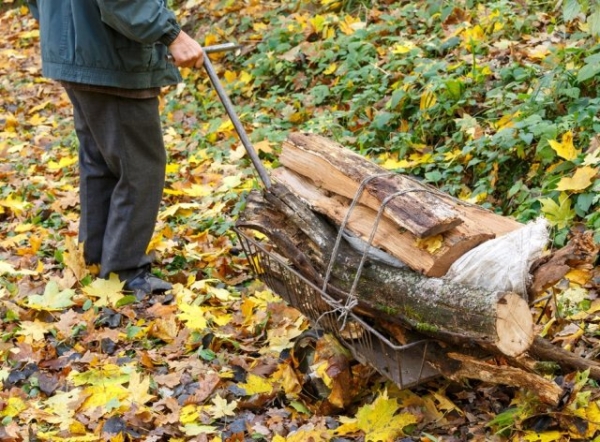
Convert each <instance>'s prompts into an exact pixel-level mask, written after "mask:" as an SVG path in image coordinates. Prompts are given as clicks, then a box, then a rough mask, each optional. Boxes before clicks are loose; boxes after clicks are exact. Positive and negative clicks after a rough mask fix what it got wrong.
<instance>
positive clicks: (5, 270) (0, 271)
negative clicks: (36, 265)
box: [0, 260, 37, 275]
mask: <svg viewBox="0 0 600 442" xmlns="http://www.w3.org/2000/svg"><path fill="white" fill-rule="evenodd" d="M0 275H37V272H34V271H33V270H26V269H15V267H14V266H13V265H12V264H10V263H8V262H6V261H2V260H0Z"/></svg>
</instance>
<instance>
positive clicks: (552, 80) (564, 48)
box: [0, 0, 600, 442]
mask: <svg viewBox="0 0 600 442" xmlns="http://www.w3.org/2000/svg"><path fill="white" fill-rule="evenodd" d="M282 3H285V4H282ZM282 3H280V2H259V1H246V2H233V1H218V0H210V1H204V2H200V1H195V0H188V1H187V2H178V3H176V5H175V7H176V8H177V12H178V14H179V16H180V17H181V19H182V21H183V22H184V23H185V25H186V27H187V28H188V29H189V30H190V32H195V33H197V36H198V38H199V40H200V41H201V42H202V43H203V44H205V45H210V44H213V43H222V42H226V41H235V42H239V43H241V44H242V45H243V49H242V50H241V51H240V52H239V53H237V54H236V55H232V54H228V55H225V56H215V57H214V58H213V59H214V63H215V66H216V67H217V69H218V71H219V74H220V76H221V78H222V79H223V83H224V84H225V86H226V88H227V90H228V91H229V93H230V94H231V96H232V99H233V101H234V102H235V103H236V105H237V109H238V113H239V114H240V116H241V118H242V120H243V121H244V123H245V126H246V128H247V130H248V131H249V132H250V133H251V135H252V139H253V141H254V143H255V146H256V147H257V149H259V150H260V152H261V157H262V159H263V161H264V163H265V165H267V166H268V167H271V166H276V165H277V152H278V148H279V144H280V142H281V140H282V139H283V138H285V135H286V133H287V132H288V131H289V130H292V129H295V128H301V129H304V130H313V131H315V132H319V133H322V134H324V135H328V136H331V137H333V138H335V139H337V140H338V141H340V142H343V143H344V144H346V145H348V147H350V148H353V149H355V150H357V151H359V152H361V153H363V154H364V155H366V156H368V157H369V158H371V159H372V160H374V161H378V162H380V163H381V164H383V165H384V166H385V167H388V168H390V169H397V170H399V171H405V172H408V173H413V174H415V175H420V176H421V177H423V178H424V179H425V180H427V181H430V182H432V183H435V184H437V185H439V186H440V187H441V188H442V189H444V190H445V191H448V192H450V193H452V194H454V195H457V196H460V197H461V198H464V199H468V200H471V201H474V202H478V203H480V204H482V205H486V206H488V207H493V208H496V209H497V210H500V211H502V212H503V213H504V214H506V215H512V216H515V217H517V218H518V219H519V220H521V221H527V220H529V219H533V218H535V217H536V216H538V215H539V214H544V215H545V216H546V217H547V218H548V219H549V220H551V221H552V222H553V225H554V226H555V230H554V240H555V244H556V245H562V244H564V243H565V242H566V239H567V238H568V234H569V231H570V230H571V229H572V228H573V227H574V226H575V224H576V223H578V224H580V225H582V226H583V227H584V228H587V229H589V230H592V231H595V232H596V235H597V232H598V224H599V220H600V214H599V212H598V188H599V180H598V175H597V167H598V162H599V159H598V152H599V149H598V139H597V136H596V133H597V132H600V124H599V123H598V118H597V113H598V110H599V109H598V107H599V106H600V99H598V98H597V88H598V83H597V80H596V79H595V77H596V76H597V74H598V73H599V72H600V68H598V61H597V56H596V55H595V52H596V51H597V46H596V45H597V41H596V37H595V36H596V35H598V29H596V28H597V27H598V23H600V21H599V20H598V17H597V13H594V12H593V11H588V10H587V9H586V5H585V4H583V3H582V4H580V3H579V2H577V1H575V0H568V1H566V2H562V5H561V6H560V7H558V8H554V6H555V5H548V4H544V5H541V7H540V5H537V4H536V5H535V7H533V6H531V9H529V7H528V6H527V2H508V1H499V2H494V3H492V2H488V3H476V2H473V3H470V2H465V3H463V2H433V1H432V2H426V1H424V2H412V3H414V4H403V3H401V2H390V1H384V2H377V3H376V2H373V4H371V2H367V1H362V2H359V1H328V0H323V1H322V2H320V3H319V2H309V1H298V2H282ZM1 10H2V15H1V16H0V27H1V29H2V30H3V35H2V36H1V37H0V53H1V56H0V106H1V108H2V111H1V113H0V176H1V178H2V188H1V189H0V222H1V224H0V320H1V321H2V322H1V327H0V333H1V337H2V339H1V341H0V360H1V364H2V365H1V366H0V380H1V381H2V383H3V389H2V392H1V393H0V420H1V425H0V440H7V441H8V440H15V441H24V440H29V441H34V440H51V441H60V440H69V441H95V440H114V441H121V440H146V441H162V440H165V441H179V440H190V441H191V440H197V441H211V442H217V441H246V440H248V441H250V440H267V441H309V440H313V441H329V440H331V441H338V442H342V441H363V440H366V441H378V440H381V441H393V440H406V441H409V440H419V441H465V440H476V441H484V440H485V441H494V440H497V441H503V440H512V441H562V440H565V441H566V440H586V441H587V440H600V436H599V435H600V408H599V404H600V402H599V400H600V397H599V396H598V390H597V384H596V382H595V381H593V380H590V379H588V376H587V374H586V373H560V372H559V373H555V374H554V375H560V376H562V377H563V378H564V382H566V383H570V385H571V388H570V390H569V391H570V394H569V395H568V396H567V397H565V398H564V401H563V402H562V403H561V405H560V407H559V408H555V409H552V408H549V407H546V406H543V405H541V404H540V403H539V401H538V399H537V398H536V397H535V396H533V395H532V394H530V393H529V392H527V391H522V390H515V389H511V388H506V387H501V386H500V387H499V386H493V385H488V384H482V383H477V382H470V383H465V384H464V385H458V384H456V383H451V382H448V381H445V380H443V379H438V380H435V381H431V382H428V383H425V384H422V385H420V386H419V387H417V388H414V389H412V390H399V389H398V388H397V387H396V386H394V385H393V384H391V383H390V382H388V381H386V379H385V378H382V377H381V376H379V375H378V374H377V373H376V372H374V371H373V370H372V369H371V368H370V367H367V366H363V365H360V364H358V363H356V362H355V361H352V360H350V359H349V358H347V357H346V355H345V354H344V352H343V350H341V349H340V348H339V347H337V346H336V344H335V343H332V342H330V341H329V340H328V339H327V338H322V339H320V340H319V341H318V345H317V346H316V350H315V352H314V354H313V353H312V352H308V356H309V360H310V364H309V365H310V367H309V369H307V367H306V365H307V364H306V362H305V361H304V360H303V359H302V357H301V355H302V352H301V351H297V352H295V353H294V352H292V351H291V349H292V346H293V342H294V341H295V340H297V339H298V338H299V336H300V335H301V334H302V333H303V332H306V331H309V330H310V326H309V324H308V323H307V321H306V319H305V318H304V317H303V316H302V315H301V314H300V313H299V312H298V311H296V310H295V309H293V308H292V307H290V306H287V305H286V304H285V303H283V302H282V301H281V299H280V298H278V297H277V296H276V295H275V294H273V293H271V292H270V291H269V290H268V289H266V287H265V286H264V285H263V284H262V283H261V282H260V281H258V280H255V279H254V277H253V275H252V274H251V272H250V268H249V266H248V263H247V261H246V259H245V257H244V256H243V254H242V253H241V251H240V249H239V245H238V243H237V239H236V237H235V235H234V233H233V231H232V230H231V227H232V225H233V222H234V220H235V218H236V216H237V215H238V214H239V212H240V210H242V208H243V197H244V195H245V194H246V193H247V192H248V191H249V190H250V189H251V188H254V187H258V186H259V183H257V182H256V180H255V177H254V174H253V169H252V168H251V166H250V165H249V162H248V161H247V159H246V158H245V155H244V150H243V148H242V147H241V146H240V145H239V142H238V139H237V137H236V135H235V133H234V132H233V128H232V126H231V124H230V122H229V121H228V119H227V117H226V115H225V113H224V111H223V108H222V106H221V104H220V103H219V101H218V100H217V98H216V96H215V94H214V92H213V91H212V89H211V88H210V85H209V83H208V81H207V79H206V77H205V75H204V74H203V72H196V71H191V70H187V69H186V70H184V71H183V74H184V77H185V83H184V84H182V85H180V87H177V88H172V89H168V90H166V91H165V94H164V96H163V101H162V110H163V117H164V130H165V139H166V142H167V145H168V151H169V166H168V171H167V186H166V189H165V198H164V205H163V208H162V210H161V213H160V218H159V221H158V224H157V228H156V235H155V238H154V240H153V243H152V250H153V253H154V254H155V256H156V260H157V263H158V265H157V266H156V271H157V272H159V273H160V274H161V275H162V276H163V277H165V278H166V279H168V280H169V281H171V282H173V283H174V284H175V289H174V290H173V292H172V293H170V294H168V295H164V296H158V297H154V298H152V299H147V300H144V301H142V302H138V301H137V300H135V299H134V298H132V297H131V296H128V295H127V294H126V293H123V292H122V291H121V285H120V283H119V282H117V281H114V280H108V281H105V280H100V279H97V278H96V277H95V269H93V268H86V267H85V266H84V265H83V262H82V258H81V253H80V248H79V246H78V245H77V241H76V238H77V224H78V192H77V188H78V181H77V180H78V174H77V141H76V138H75V136H74V133H73V128H72V114H71V109H70V105H69V103H68V100H67V98H66V95H65V94H64V92H63V91H62V90H61V88H60V87H58V86H57V85H56V84H54V83H53V82H52V81H49V80H46V79H43V78H42V77H41V76H40V60H39V38H38V32H37V28H36V24H35V23H34V21H33V20H32V19H31V17H30V16H29V15H28V13H27V10H26V9H25V8H21V7H19V6H18V5H16V4H8V5H4V6H3V8H2V9H1ZM594 14H596V15H594ZM598 280H599V276H598V269H597V268H576V267H574V268H573V269H572V271H571V272H570V273H568V274H567V276H566V277H565V278H563V279H562V280H561V281H560V282H559V283H557V284H556V285H555V286H553V287H550V288H549V289H548V290H547V292H546V294H545V296H544V298H545V299H544V300H543V301H542V302H539V303H536V304H534V305H533V306H532V314H534V315H535V319H536V321H537V322H538V324H539V332H540V334H541V335H542V336H544V337H546V338H548V339H551V340H553V342H554V343H555V344H556V345H560V346H563V347H564V348H566V349H568V350H570V351H573V352H574V353H576V354H578V355H581V356H583V357H587V358H592V359H593V358H596V355H597V354H598V351H599V349H600V346H599V342H598V321H599V317H598V316H597V312H598V311H600V302H599V301H598V299H597V288H598ZM299 348H300V350H301V349H302V347H299ZM340 373H342V374H344V376H340ZM309 375H310V378H311V379H309ZM315 378H316V380H315ZM595 438H596V439H595Z"/></svg>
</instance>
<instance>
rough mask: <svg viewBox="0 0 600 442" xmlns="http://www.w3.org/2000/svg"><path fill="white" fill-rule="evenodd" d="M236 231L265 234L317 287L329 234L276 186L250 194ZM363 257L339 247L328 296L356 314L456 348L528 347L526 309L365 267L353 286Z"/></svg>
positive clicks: (516, 302) (505, 296) (510, 299)
mask: <svg viewBox="0 0 600 442" xmlns="http://www.w3.org/2000/svg"><path fill="white" fill-rule="evenodd" d="M238 227H249V228H252V229H255V230H258V231H261V232H262V233H264V234H265V235H267V236H268V237H269V239H270V241H271V243H272V244H273V245H274V246H275V247H276V248H277V251H278V253H280V254H281V255H283V256H284V257H285V258H286V259H288V260H289V261H290V262H291V264H292V265H293V266H294V268H295V269H296V270H297V271H298V272H299V273H300V274H302V275H303V276H304V277H306V278H307V279H309V280H310V281H312V282H313V283H315V284H316V285H317V286H319V287H320V286H323V285H324V281H323V278H324V275H325V274H326V269H327V268H328V266H329V262H330V258H331V255H332V252H333V248H334V245H335V244H334V243H335V238H336V236H337V232H336V229H335V228H334V227H333V226H331V225H330V224H328V223H327V222H326V221H325V220H324V219H323V218H322V217H320V216H317V215H316V214H315V213H313V212H312V211H311V210H309V209H308V208H307V207H306V205H305V204H304V203H303V202H302V201H300V200H298V198H296V197H295V196H294V195H293V194H292V193H291V192H290V191H289V189H287V188H286V187H285V186H282V185H281V184H280V183H276V184H275V185H273V186H272V187H271V188H270V189H269V191H268V192H265V193H264V194H263V193H260V192H252V193H251V194H250V195H249V197H248V199H247V206H246V209H245V211H244V213H243V216H242V217H241V218H240V220H239V221H238ZM361 261H362V254H361V253H359V252H357V251H356V250H354V249H353V248H352V247H350V246H349V245H348V244H347V243H346V242H345V241H341V242H340V243H339V250H338V254H337V256H336V257H335V261H334V265H333V266H332V272H331V277H330V280H329V281H328V285H327V292H328V293H329V294H330V295H331V296H333V297H337V298H339V299H342V300H344V301H345V300H346V298H347V296H348V293H349V292H350V291H351V288H352V287H353V286H356V291H355V293H353V294H352V296H353V297H356V300H357V301H358V306H357V307H356V308H355V311H356V312H357V313H359V314H360V313H366V314H369V315H370V316H372V317H376V318H381V319H384V320H386V321H389V322H399V323H402V324H403V325H405V326H409V327H411V328H412V329H414V330H418V331H420V332H422V333H424V334H426V335H428V336H433V337H436V338H439V339H441V340H444V341H448V342H452V343H454V344H457V345H462V346H470V345H473V344H475V343H476V344H478V345H480V346H482V347H484V348H486V349H489V350H491V351H494V352H498V353H502V354H505V355H508V356H518V355H520V354H522V353H523V352H524V351H526V350H527V349H528V348H529V346H530V345H531V343H532V341H533V337H534V334H533V321H532V316H531V314H530V312H529V307H528V305H527V303H526V302H525V301H524V300H523V299H522V298H521V297H520V296H519V295H517V294H514V293H504V292H489V291H486V290H481V289H478V288H472V287H465V286H461V285H458V284H453V283H450V282H448V281H444V280H441V279H438V278H427V277H424V276H422V275H420V274H418V273H416V272H413V271H412V270H410V269H398V268H395V267H391V266H389V265H387V264H385V263H382V262H376V261H369V262H368V265H366V266H364V267H363V270H362V273H361V274H360V275H358V280H357V281H355V279H356V276H357V275H356V272H357V269H358V268H359V267H360V263H361Z"/></svg>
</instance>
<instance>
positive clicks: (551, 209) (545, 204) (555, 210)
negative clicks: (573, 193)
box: [540, 192, 575, 229]
mask: <svg viewBox="0 0 600 442" xmlns="http://www.w3.org/2000/svg"><path fill="white" fill-rule="evenodd" d="M540 204H541V205H542V213H543V214H544V215H545V216H546V218H548V221H550V223H552V224H553V225H555V226H556V227H558V228H559V229H562V228H564V227H567V226H568V225H569V223H570V222H571V221H572V220H573V218H574V217H575V210H573V209H572V208H571V200H570V199H569V195H567V194H566V193H565V192H562V193H561V194H560V195H559V197H558V203H557V202H556V201H554V200H553V199H552V198H543V199H540Z"/></svg>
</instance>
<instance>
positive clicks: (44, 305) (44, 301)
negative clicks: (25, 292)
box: [27, 281, 75, 311]
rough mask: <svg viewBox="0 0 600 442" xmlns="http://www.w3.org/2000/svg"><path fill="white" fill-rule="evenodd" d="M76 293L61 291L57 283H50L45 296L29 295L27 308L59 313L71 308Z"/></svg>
mask: <svg viewBox="0 0 600 442" xmlns="http://www.w3.org/2000/svg"><path fill="white" fill-rule="evenodd" d="M73 296H75V292H74V291H73V290H71V289H65V290H60V287H59V286H58V284H57V283H56V281H50V282H49V283H48V284H47V285H46V288H45V289H44V294H43V295H29V297H28V298H27V306H28V307H29V308H32V309H35V310H45V311H59V310H64V309H66V308H69V307H71V306H72V305H73V304H74V302H73Z"/></svg>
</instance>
